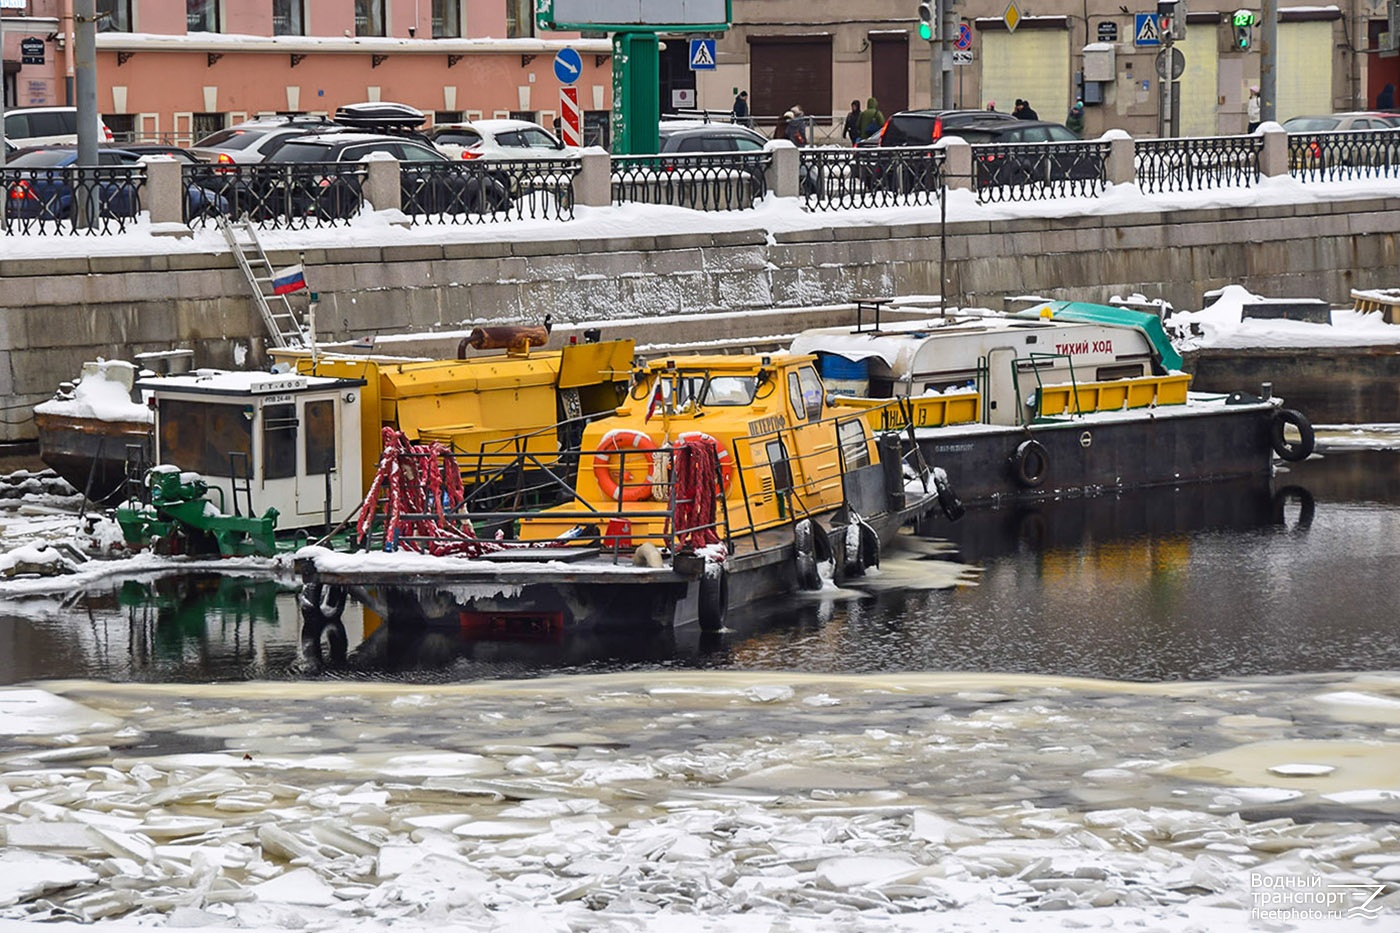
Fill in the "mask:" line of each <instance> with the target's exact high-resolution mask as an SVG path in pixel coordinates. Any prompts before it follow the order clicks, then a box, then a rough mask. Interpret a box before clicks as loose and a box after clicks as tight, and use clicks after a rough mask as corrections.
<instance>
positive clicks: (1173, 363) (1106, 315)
mask: <svg viewBox="0 0 1400 933" xmlns="http://www.w3.org/2000/svg"><path fill="white" fill-rule="evenodd" d="M1046 308H1048V309H1050V313H1051V316H1053V317H1055V318H1058V319H1059V320H1062V321H1084V322H1086V323H1091V324H1108V325H1111V326H1113V327H1133V328H1136V329H1137V330H1140V331H1142V332H1143V334H1144V335H1146V337H1147V341H1148V343H1150V344H1152V348H1153V349H1154V350H1155V351H1156V353H1157V362H1158V364H1159V365H1161V367H1162V369H1163V370H1164V372H1173V371H1175V372H1180V371H1181V368H1182V366H1183V364H1182V361H1181V354H1180V353H1177V352H1176V348H1175V347H1173V346H1172V342H1171V338H1169V337H1168V336H1167V332H1166V330H1165V329H1163V327H1162V319H1161V318H1159V317H1158V316H1157V315H1155V314H1147V313H1145V312H1142V311H1131V310H1129V309H1127V308H1115V307H1113V306H1112V305H1095V304H1089V303H1088V302H1084V301H1047V302H1045V303H1044V304H1039V305H1036V306H1035V307H1033V308H1027V309H1026V310H1025V311H1018V312H1016V314H1014V315H1012V316H1013V317H1024V318H1039V317H1041V316H1042V312H1043V311H1044V310H1045V309H1046Z"/></svg>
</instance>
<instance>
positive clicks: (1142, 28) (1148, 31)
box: [1133, 13, 1162, 48]
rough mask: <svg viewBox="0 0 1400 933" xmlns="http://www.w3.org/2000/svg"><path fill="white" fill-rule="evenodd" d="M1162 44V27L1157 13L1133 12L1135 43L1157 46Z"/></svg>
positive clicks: (1139, 45)
mask: <svg viewBox="0 0 1400 933" xmlns="http://www.w3.org/2000/svg"><path fill="white" fill-rule="evenodd" d="M1161 44H1162V27H1161V24H1160V23H1158V21H1157V14H1156V13H1135V14H1133V45H1136V46H1138V47H1139V48H1141V47H1142V46H1151V47H1154V48H1155V47H1156V46H1159V45H1161Z"/></svg>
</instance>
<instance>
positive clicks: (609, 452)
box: [593, 428, 656, 502]
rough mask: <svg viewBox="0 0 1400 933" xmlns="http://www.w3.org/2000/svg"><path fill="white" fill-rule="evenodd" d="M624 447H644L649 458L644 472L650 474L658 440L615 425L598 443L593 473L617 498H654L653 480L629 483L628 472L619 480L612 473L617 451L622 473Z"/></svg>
mask: <svg viewBox="0 0 1400 933" xmlns="http://www.w3.org/2000/svg"><path fill="white" fill-rule="evenodd" d="M624 451H628V452H631V451H643V455H642V458H643V459H644V460H645V461H646V473H645V474H643V475H647V476H649V475H650V474H651V472H652V470H653V469H654V468H655V455H654V454H655V451H656V442H655V441H653V440H652V439H651V438H650V437H649V436H647V435H646V434H645V433H644V432H642V431H634V430H632V429H631V428H614V429H613V430H611V431H609V432H608V433H607V434H605V435H603V439H602V441H600V442H599V443H598V450H597V451H596V452H595V453H594V454H593V476H594V478H595V479H596V480H597V481H598V488H599V489H601V490H602V491H603V495H605V496H607V497H608V498H609V499H611V500H613V501H614V502H640V501H641V500H643V499H649V498H651V495H652V490H651V484H650V483H636V484H632V483H627V482H626V476H625V475H623V476H622V479H623V482H622V483H621V484H620V483H619V482H618V480H617V479H615V478H614V477H613V471H612V460H613V454H614V453H616V454H617V455H618V471H619V473H621V470H622V463H623V461H624V460H625V459H626V458H625V457H623V452H624Z"/></svg>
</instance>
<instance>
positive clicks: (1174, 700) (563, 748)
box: [0, 449, 1400, 933]
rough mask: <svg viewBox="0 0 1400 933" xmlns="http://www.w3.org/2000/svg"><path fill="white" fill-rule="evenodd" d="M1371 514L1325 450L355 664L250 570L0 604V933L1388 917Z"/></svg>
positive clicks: (1392, 915)
mask: <svg viewBox="0 0 1400 933" xmlns="http://www.w3.org/2000/svg"><path fill="white" fill-rule="evenodd" d="M1397 521H1400V455H1397V454H1396V453H1395V452H1393V451H1392V452H1377V451H1374V450H1364V449H1346V450H1340V449H1339V450H1336V451H1333V452H1329V453H1328V454H1327V455H1326V456H1324V457H1321V458H1315V459H1313V460H1311V461H1308V462H1307V463H1304V464H1300V465H1295V466H1293V467H1292V469H1291V470H1290V471H1289V472H1287V473H1282V474H1280V475H1279V476H1278V477H1276V478H1275V479H1274V481H1273V482H1272V483H1270V484H1267V485H1266V484H1262V483H1261V484H1227V485H1217V486H1210V487H1190V488H1184V489H1181V490H1174V491H1167V490H1158V491H1155V492H1153V493H1151V494H1133V495H1101V496H1097V497H1092V498H1087V499H1071V500H1066V501H1060V502H1047V503H1043V504H1039V505H1036V506H1031V507H1021V506H1017V507H1005V508H1000V509H993V510H988V511H985V512H980V513H978V512H974V513H970V514H969V516H968V517H967V518H966V519H965V520H964V521H963V522H962V523H961V524H960V525H958V526H953V527H945V528H943V529H942V530H943V531H944V532H946V534H945V536H944V537H942V538H939V539H914V540H911V541H908V542H906V543H905V546H904V547H903V548H902V549H901V550H900V551H899V552H898V553H892V554H888V555H886V559H885V561H884V563H883V566H882V568H881V572H880V573H879V574H878V575H874V576H872V577H870V578H869V579H868V580H867V581H866V582H865V583H864V584H862V589H861V590H859V591H857V590H836V589H829V590H826V591H823V592H822V593H820V594H817V595H815V596H812V597H809V598H804V599H802V600H790V601H787V602H785V603H783V604H780V605H776V606H773V605H770V606H765V607H762V608H760V609H759V610H757V611H753V612H747V613H744V614H743V615H741V616H739V617H731V630H730V631H728V632H725V633H723V634H722V635H720V636H718V637H715V638H712V639H710V638H706V639H702V638H701V637H699V636H698V635H697V634H695V633H693V632H680V633H676V634H674V635H668V636H658V637H654V638H636V637H633V638H630V639H624V640H602V639H574V640H567V641H562V642H557V643H555V642H551V643H505V642H497V643H477V644H466V643H462V642H459V641H456V640H454V639H448V638H444V637H440V636H435V637H429V638H404V637H401V636H395V635H393V633H386V632H385V631H384V630H383V629H382V628H378V627H376V626H375V625H374V624H373V622H372V621H366V620H365V619H364V618H363V617H362V616H361V615H359V614H356V613H354V612H353V610H352V611H351V612H349V613H348V614H347V615H348V622H349V624H348V626H347V627H348V629H349V642H350V649H351V651H350V655H349V659H348V662H347V664H346V665H345V667H344V668H342V669H332V668H333V666H329V667H328V666H327V665H326V664H325V663H319V664H318V663H316V655H315V653H314V652H310V651H309V650H308V649H307V648H306V647H304V646H303V645H302V644H301V638H300V631H299V620H298V616H297V612H296V607H295V599H294V594H293V592H292V591H291V590H290V589H288V588H286V587H284V586H279V585H278V584H277V583H276V582H273V581H262V580H257V579H254V578H234V577H222V578H221V577H214V576H208V575H205V576H186V577H182V578H165V577H157V576H142V575H131V576H129V577H128V578H126V579H120V580H117V579H109V580H104V581H101V582H98V583H96V584H94V585H92V586H89V587H86V588H83V589H76V588H70V589H69V591H65V592H59V591H58V589H59V588H58V587H54V588H53V589H54V591H53V592H46V593H42V594H41V593H37V592H30V593H29V595H23V596H21V595H16V594H11V595H9V596H4V597H0V598H2V599H3V602H0V616H3V618H0V633H3V636H2V637H3V639H4V645H5V650H4V651H3V652H0V683H4V684H9V685H11V686H8V687H3V688H0V834H3V835H2V837H0V838H2V839H3V842H4V846H3V848H0V925H4V924H7V923H25V924H29V923H36V922H38V921H44V922H45V924H46V928H52V926H53V925H58V926H63V925H66V924H69V923H71V924H75V925H76V924H80V923H81V924H90V923H98V924H101V925H104V926H106V927H112V928H127V927H129V928H132V929H135V928H138V927H145V926H151V925H171V926H196V925H200V926H216V927H217V926H223V927H241V928H245V929H246V928H253V929H287V928H301V929H310V930H341V929H365V930H371V929H389V928H392V929H395V930H409V929H414V930H417V929H428V928H434V929H437V930H449V929H450V930H456V929H460V930H499V929H505V928H511V929H512V930H516V931H534V930H541V931H544V930H548V931H565V930H568V931H585V930H587V931H614V930H615V931H636V930H659V929H665V930H667V931H668V933H675V931H690V930H696V931H700V930H706V931H750V930H753V931H764V933H767V931H773V933H783V931H798V933H806V931H827V930H843V931H844V930H850V931H858V930H869V929H881V930H895V931H900V930H910V931H914V930H918V931H925V930H927V931H933V930H953V931H961V930H967V931H971V930H988V929H990V930H998V929H1017V930H1042V929H1043V930H1050V929H1053V930H1061V929H1065V930H1068V929H1121V928H1125V927H1129V926H1131V927H1134V928H1138V929H1156V930H1171V931H1176V930H1197V929H1198V930H1219V929H1223V928H1225V927H1227V926H1231V925H1233V926H1240V927H1244V928H1246V929H1260V930H1288V929H1300V930H1309V931H1311V930H1333V929H1348V930H1350V929H1357V930H1362V929H1365V930H1372V929H1374V930H1394V929H1397V928H1400V626H1398V625H1397V623H1400V611H1397V608H1396V607H1397V606H1400V582H1398V578H1400V574H1397V573H1396V568H1397V566H1400V560H1398V559H1397V558H1400V534H1397V533H1396V530H1397V529H1396V525H1397ZM391 636H392V637H391ZM324 660H325V658H324V657H322V661H323V662H324Z"/></svg>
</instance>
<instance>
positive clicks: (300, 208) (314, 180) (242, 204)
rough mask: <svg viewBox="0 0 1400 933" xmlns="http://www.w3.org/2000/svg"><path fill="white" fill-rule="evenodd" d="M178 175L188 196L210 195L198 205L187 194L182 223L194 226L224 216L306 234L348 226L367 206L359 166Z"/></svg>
mask: <svg viewBox="0 0 1400 933" xmlns="http://www.w3.org/2000/svg"><path fill="white" fill-rule="evenodd" d="M180 173H181V183H182V184H183V185H184V187H185V191H186V192H187V193H188V192H189V191H190V190H192V189H200V188H202V189H204V190H207V191H208V192H209V193H210V197H208V198H204V199H200V200H199V201H198V202H196V201H195V199H192V198H190V197H189V196H188V194H187V196H186V198H185V202H184V217H185V222H186V223H188V224H190V225H191V226H203V225H206V224H210V223H212V222H213V218H214V217H215V216H216V215H219V214H224V215H227V216H231V217H242V216H244V215H247V216H248V218H249V219H250V220H253V221H255V222H256V223H257V224H258V225H259V226H263V227H273V228H284V229H288V230H306V229H309V228H315V227H332V226H337V225H343V224H348V223H349V222H350V219H351V218H352V217H354V216H355V215H357V214H358V213H359V212H360V208H361V206H362V205H363V203H364V193H363V190H364V180H365V176H366V174H367V170H366V168H365V166H364V164H363V163H359V162H346V163H341V162H282V163H272V162H258V163H253V164H233V165H224V164H219V165H183V166H181V167H180ZM199 205H203V209H196V208H197V207H198V206H199Z"/></svg>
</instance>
